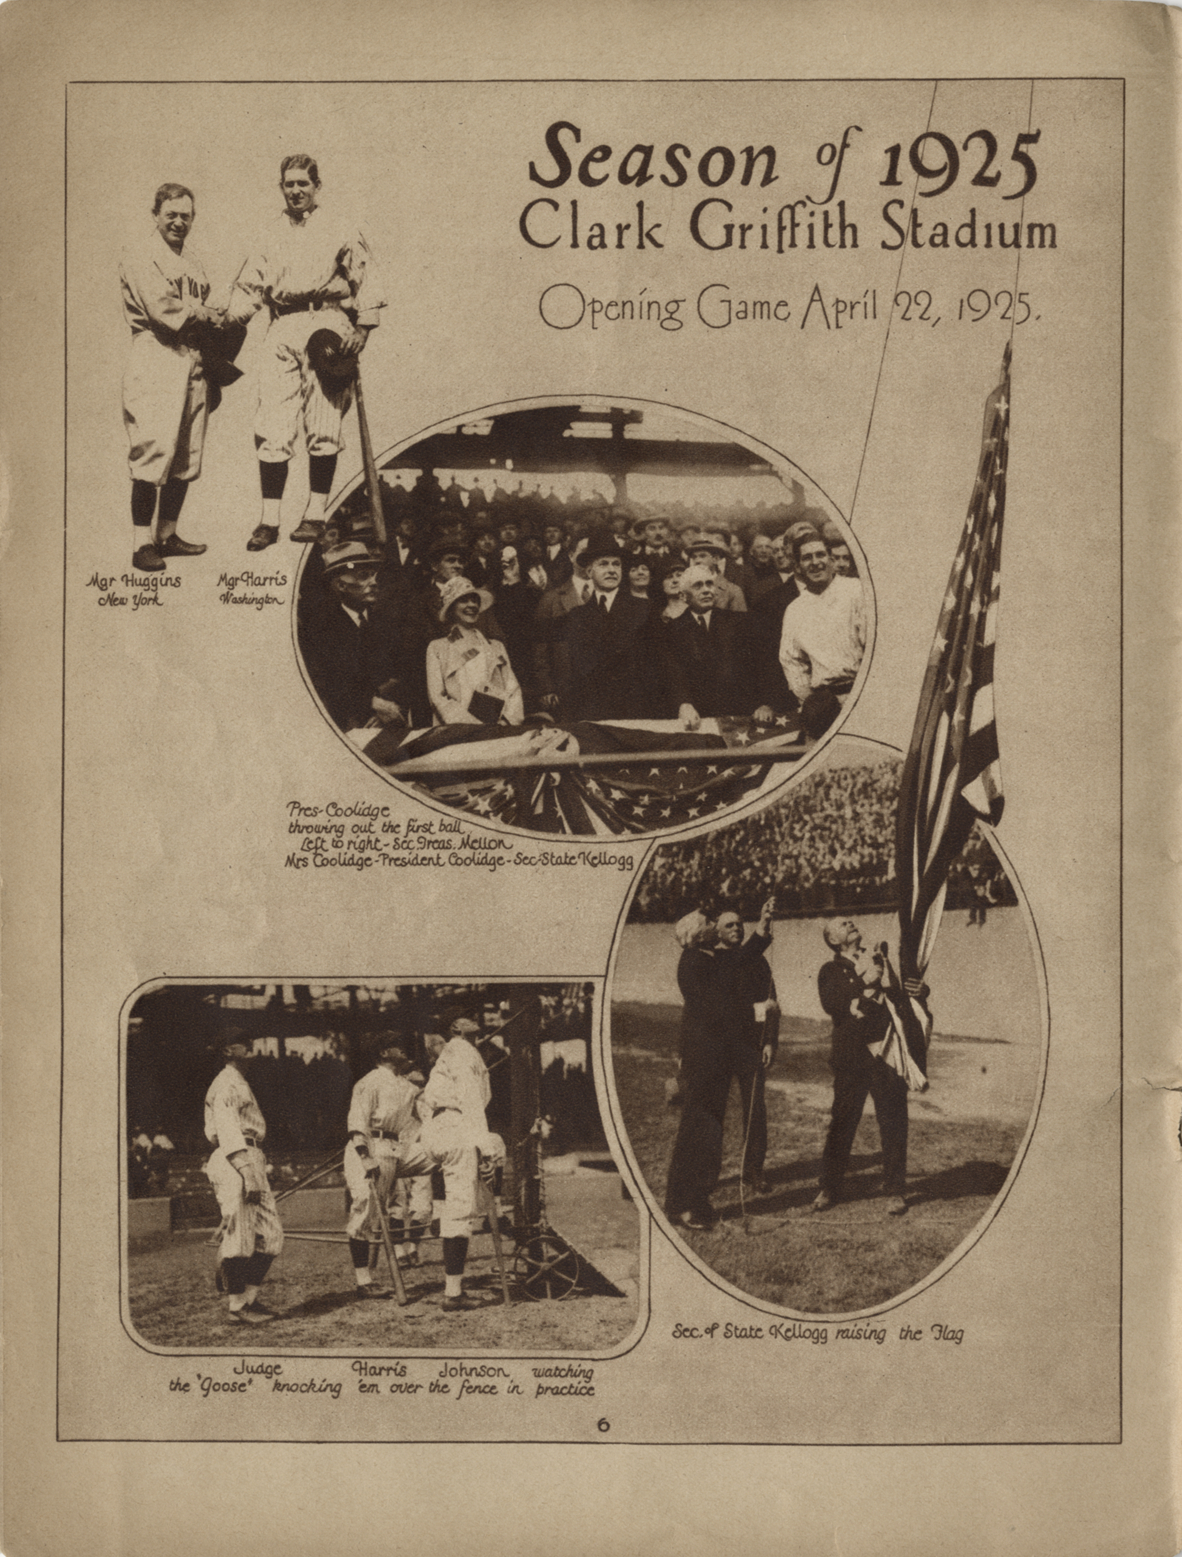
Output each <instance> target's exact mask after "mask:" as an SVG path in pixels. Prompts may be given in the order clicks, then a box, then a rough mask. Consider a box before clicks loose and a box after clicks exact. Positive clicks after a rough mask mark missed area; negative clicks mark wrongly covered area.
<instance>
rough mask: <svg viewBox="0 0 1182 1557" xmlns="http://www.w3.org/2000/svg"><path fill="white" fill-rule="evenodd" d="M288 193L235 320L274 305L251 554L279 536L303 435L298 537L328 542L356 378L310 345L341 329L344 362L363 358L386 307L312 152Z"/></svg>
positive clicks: (296, 161) (246, 275) (235, 303)
mask: <svg viewBox="0 0 1182 1557" xmlns="http://www.w3.org/2000/svg"><path fill="white" fill-rule="evenodd" d="M279 187H280V188H281V189H282V191H283V199H284V202H285V209H284V211H283V213H282V214H281V215H280V216H279V217H278V218H277V219H276V221H275V222H274V224H273V225H272V226H271V227H270V228H269V230H268V232H267V234H266V236H265V237H264V239H263V242H262V245H261V248H260V251H259V253H257V254H255V255H253V256H252V257H251V258H250V259H248V260H247V262H246V264H245V265H244V267H243V269H242V272H241V274H240V275H239V278H238V281H237V284H236V286H235V290H234V294H233V296H232V297H231V299H230V306H229V310H228V318H229V319H230V320H231V321H232V322H234V323H243V322H245V321H246V320H247V319H249V318H250V317H251V316H252V315H253V314H254V313H255V312H257V310H258V309H259V308H262V307H264V306H265V307H266V308H267V309H268V311H269V313H270V317H271V325H270V328H269V330H268V331H267V339H266V343H265V345H264V347H263V358H262V365H261V367H260V370H259V406H258V416H257V419H256V422H255V445H256V447H257V449H258V458H259V481H260V485H261V488H262V496H263V511H262V518H261V519H260V521H259V523H258V525H257V526H256V528H255V530H254V531H253V533H252V534H251V537H250V539H249V541H248V542H247V548H246V549H247V550H248V551H263V550H265V549H266V547H268V546H273V545H274V544H275V542H276V541H277V540H278V539H279V510H280V504H281V501H282V498H283V490H284V487H285V485H286V482H287V467H288V463H289V461H290V460H291V457H292V455H293V454H294V453H295V449H296V444H297V442H298V441H299V438H300V434H301V432H302V433H303V439H304V442H305V444H306V446H307V450H308V484H309V488H310V491H309V495H308V504H307V507H306V508H305V510H304V516H303V519H302V521H301V523H300V524H299V526H298V527H297V528H296V529H295V530H294V531H293V532H292V537H291V538H292V540H293V541H316V540H319V539H320V538H321V536H322V535H323V532H324V505H325V500H326V498H327V497H328V494H329V492H330V491H331V490H332V482H333V476H334V475H335V473H336V462H337V455H338V454H339V453H340V451H341V449H342V447H343V444H342V441H341V420H342V418H343V417H344V414H345V412H346V411H347V410H348V409H349V405H350V403H351V400H352V394H353V389H352V377H351V374H341V375H339V376H336V377H332V378H330V377H329V376H328V375H327V374H321V373H318V372H317V371H316V370H315V368H313V367H312V365H311V364H310V363H309V360H308V343H309V340H310V339H311V338H312V336H313V335H315V334H316V333H317V332H318V331H321V330H325V329H327V330H331V331H333V332H334V333H335V334H336V335H338V336H339V337H340V340H341V343H342V349H343V355H344V356H345V357H346V358H348V357H354V358H355V357H356V355H357V353H359V352H360V351H362V350H363V349H364V347H365V343H366V340H367V339H368V336H369V332H370V330H372V329H374V328H375V327H376V326H377V323H378V310H379V309H380V308H382V307H383V306H384V299H383V298H382V296H381V289H380V286H379V284H378V282H377V280H376V278H375V276H374V272H373V265H372V261H371V258H370V252H369V245H368V243H367V242H366V239H365V237H364V236H363V234H362V233H361V232H360V231H359V230H358V228H357V226H356V224H355V223H352V222H349V221H346V220H344V219H342V218H341V217H339V216H337V215H335V214H334V213H332V212H331V211H324V210H321V209H320V207H319V194H320V174H319V171H318V170H317V167H316V163H315V161H314V160H313V159H312V158H311V157H309V156H307V155H305V154H303V153H297V154H296V155H294V156H290V157H285V158H284V159H283V162H282V163H281V164H280V169H279Z"/></svg>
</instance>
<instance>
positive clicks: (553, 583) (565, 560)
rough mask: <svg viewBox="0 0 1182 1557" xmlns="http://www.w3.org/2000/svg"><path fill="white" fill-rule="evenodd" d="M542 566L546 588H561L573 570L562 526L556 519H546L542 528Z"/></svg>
mask: <svg viewBox="0 0 1182 1557" xmlns="http://www.w3.org/2000/svg"><path fill="white" fill-rule="evenodd" d="M542 566H543V567H544V568H545V570H546V587H547V588H548V589H561V588H562V586H563V585H564V584H565V583H566V581H567V579H568V578H570V576H571V574H572V572H573V571H574V565H573V564H572V562H571V558H570V553H569V552H568V551H567V548H566V545H565V543H564V541H563V535H562V526H561V525H560V524H559V523H558V521H557V520H556V519H549V520H547V521H546V524H545V525H544V526H543V529H542Z"/></svg>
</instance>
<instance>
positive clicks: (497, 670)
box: [427, 578, 525, 724]
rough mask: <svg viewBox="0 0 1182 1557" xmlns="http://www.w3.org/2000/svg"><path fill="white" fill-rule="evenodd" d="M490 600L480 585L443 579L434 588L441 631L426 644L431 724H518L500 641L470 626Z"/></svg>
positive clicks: (521, 712)
mask: <svg viewBox="0 0 1182 1557" xmlns="http://www.w3.org/2000/svg"><path fill="white" fill-rule="evenodd" d="M491 605H492V596H491V595H490V594H489V592H488V590H486V589H477V588H476V586H475V584H473V583H472V582H471V580H470V579H466V578H449V579H448V580H447V582H446V583H445V584H444V585H443V587H442V589H441V591H440V600H439V625H440V626H441V627H442V628H443V630H444V633H445V635H446V636H444V637H442V638H433V639H432V640H431V642H430V643H429V644H428V645H427V693H428V695H429V697H430V699H431V707H432V709H433V710H434V714H435V722H436V724H520V723H521V722H522V720H523V719H524V718H525V708H524V706H523V702H522V696H521V686H520V684H519V682H518V680H517V677H516V676H515V675H514V674H513V667H512V665H511V664H510V663H509V655H508V653H507V652H506V649H505V646H504V644H503V643H501V642H499V641H497V640H495V639H494V640H491V641H490V640H489V639H488V638H486V637H485V636H484V634H483V633H482V632H481V631H480V629H479V628H478V627H477V626H476V623H477V621H478V619H479V618H480V616H481V614H482V613H483V612H485V611H487V610H488V609H489V608H490V606H491Z"/></svg>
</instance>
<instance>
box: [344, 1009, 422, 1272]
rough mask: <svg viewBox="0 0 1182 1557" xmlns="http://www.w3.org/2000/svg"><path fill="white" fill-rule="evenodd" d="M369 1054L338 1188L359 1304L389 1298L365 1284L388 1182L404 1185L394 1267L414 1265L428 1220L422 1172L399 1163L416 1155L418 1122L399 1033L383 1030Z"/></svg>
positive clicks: (353, 1106) (352, 1113)
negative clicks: (405, 1211)
mask: <svg viewBox="0 0 1182 1557" xmlns="http://www.w3.org/2000/svg"><path fill="white" fill-rule="evenodd" d="M375 1048H376V1060H377V1063H376V1064H375V1066H374V1068H373V1069H372V1070H371V1071H369V1072H368V1073H367V1074H366V1075H364V1076H362V1078H361V1080H360V1081H359V1082H358V1083H357V1085H356V1086H355V1087H354V1088H353V1097H352V1101H351V1102H350V1104H349V1121H348V1129H349V1142H348V1145H347V1146H346V1147H345V1182H346V1184H347V1185H348V1186H349V1220H348V1223H347V1227H346V1231H347V1232H348V1235H349V1256H350V1258H351V1260H352V1262H353V1276H354V1280H355V1281H356V1284H357V1296H358V1297H359V1298H388V1297H389V1296H390V1293H389V1292H388V1291H386V1290H385V1289H384V1288H383V1289H379V1288H377V1287H375V1286H374V1284H373V1277H372V1275H371V1274H370V1268H369V1250H370V1245H371V1244H372V1243H376V1242H377V1241H378V1240H379V1238H380V1237H381V1226H380V1224H379V1223H378V1221H377V1218H378V1216H384V1215H385V1214H386V1202H387V1201H388V1199H389V1197H390V1192H391V1190H392V1189H393V1187H394V1183H395V1180H396V1179H398V1178H403V1179H405V1180H406V1183H407V1184H408V1185H409V1187H410V1218H409V1221H410V1225H409V1226H406V1225H404V1227H403V1240H402V1243H401V1244H400V1246H399V1250H398V1258H399V1259H400V1260H401V1261H403V1262H404V1263H406V1264H408V1265H417V1264H418V1247H417V1245H418V1240H419V1239H420V1238H421V1237H422V1235H423V1230H424V1229H425V1228H426V1227H427V1226H429V1224H430V1221H431V1174H430V1169H429V1168H420V1171H417V1172H408V1171H407V1168H406V1161H405V1160H409V1159H412V1158H414V1157H417V1156H418V1155H419V1153H418V1152H417V1149H416V1143H417V1141H418V1137H419V1119H418V1115H417V1114H416V1112H415V1104H416V1103H417V1102H418V1098H419V1088H418V1087H417V1086H415V1084H414V1082H413V1081H411V1080H410V1078H409V1072H410V1070H411V1063H410V1058H409V1055H408V1053H407V1046H406V1039H405V1037H404V1035H403V1034H402V1033H400V1032H398V1031H396V1030H394V1029H388V1030H386V1031H384V1032H380V1033H378V1034H377V1037H376V1040H375ZM404 1159H405V1160H404ZM371 1185H372V1186H373V1190H372V1192H371V1188H370V1186H371Z"/></svg>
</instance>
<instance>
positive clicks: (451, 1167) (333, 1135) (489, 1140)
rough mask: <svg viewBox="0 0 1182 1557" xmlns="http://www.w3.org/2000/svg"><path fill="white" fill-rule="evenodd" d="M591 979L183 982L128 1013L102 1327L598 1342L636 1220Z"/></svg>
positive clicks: (172, 1337) (557, 1346)
mask: <svg viewBox="0 0 1182 1557" xmlns="http://www.w3.org/2000/svg"><path fill="white" fill-rule="evenodd" d="M597 998H598V990H597V986H596V984H595V983H594V982H591V981H587V982H577V981H576V982H565V983H560V982H556V983H553V984H547V983H501V984H498V983H460V982H448V983H431V982H416V983H409V982H402V981H400V980H397V979H393V978H375V979H371V980H356V979H353V980H344V979H342V980H332V979H325V980H319V981H317V980H314V979H312V980H308V981H307V982H298V981H288V980H279V981H271V982H265V983H241V982H226V983H222V982H216V981H208V982H206V981H184V982H171V981H169V982H161V983H158V984H155V985H153V986H151V987H148V988H145V989H143V990H141V991H139V992H137V994H136V995H135V996H134V997H133V998H132V999H131V1000H130V1001H129V1002H128V1007H127V1013H126V1020H125V1045H124V1056H125V1059H124V1119H125V1142H124V1146H125V1150H124V1153H123V1169H122V1171H123V1175H124V1183H123V1185H122V1186H121V1194H120V1204H121V1208H122V1216H123V1231H124V1264H123V1272H122V1294H121V1297H122V1303H121V1315H122V1323H123V1326H124V1328H125V1330H126V1332H127V1335H128V1336H129V1338H130V1339H131V1340H132V1341H133V1342H135V1343H136V1345H137V1346H139V1347H141V1348H145V1349H148V1350H151V1351H161V1352H167V1353H171V1354H186V1353H188V1354H193V1353H198V1354H201V1355H205V1354H208V1353H211V1352H212V1353H216V1352H219V1351H231V1352H234V1353H241V1352H242V1351H243V1350H244V1349H247V1350H249V1351H250V1352H252V1353H253V1352H256V1351H267V1352H298V1353H306V1352H309V1351H326V1352H344V1353H353V1352H367V1351H373V1350H378V1351H383V1352H388V1351H391V1350H396V1351H398V1352H399V1353H403V1352H418V1351H430V1350H436V1349H441V1350H445V1351H448V1352H451V1353H469V1352H473V1351H476V1352H480V1353H485V1352H489V1351H502V1352H503V1351H509V1352H512V1353H516V1354H521V1353H533V1352H538V1353H553V1352H574V1353H580V1354H588V1353H594V1354H602V1353H606V1352H611V1351H613V1350H616V1349H618V1348H619V1347H620V1346H621V1344H622V1343H623V1342H624V1341H625V1340H626V1338H627V1337H628V1336H629V1334H630V1332H631V1331H632V1330H633V1329H634V1327H635V1325H636V1323H637V1317H638V1301H639V1220H640V1219H639V1216H638V1213H637V1209H636V1206H635V1204H634V1203H633V1201H632V1197H631V1194H630V1191H629V1189H628V1187H627V1185H626V1183H625V1182H624V1181H623V1180H622V1179H621V1177H620V1174H619V1172H618V1169H617V1167H616V1164H615V1161H614V1159H613V1157H612V1155H611V1153H610V1151H609V1150H608V1144H607V1140H606V1138H605V1135H604V1130H603V1125H602V1122H601V1118H600V1112H599V1106H598V1103H597V1100H596V1089H595V1082H594V1079H593V1076H592V1071H591V1062H590V1040H591V1035H592V1024H593V1021H594V1019H595V1015H596V1008H597Z"/></svg>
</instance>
